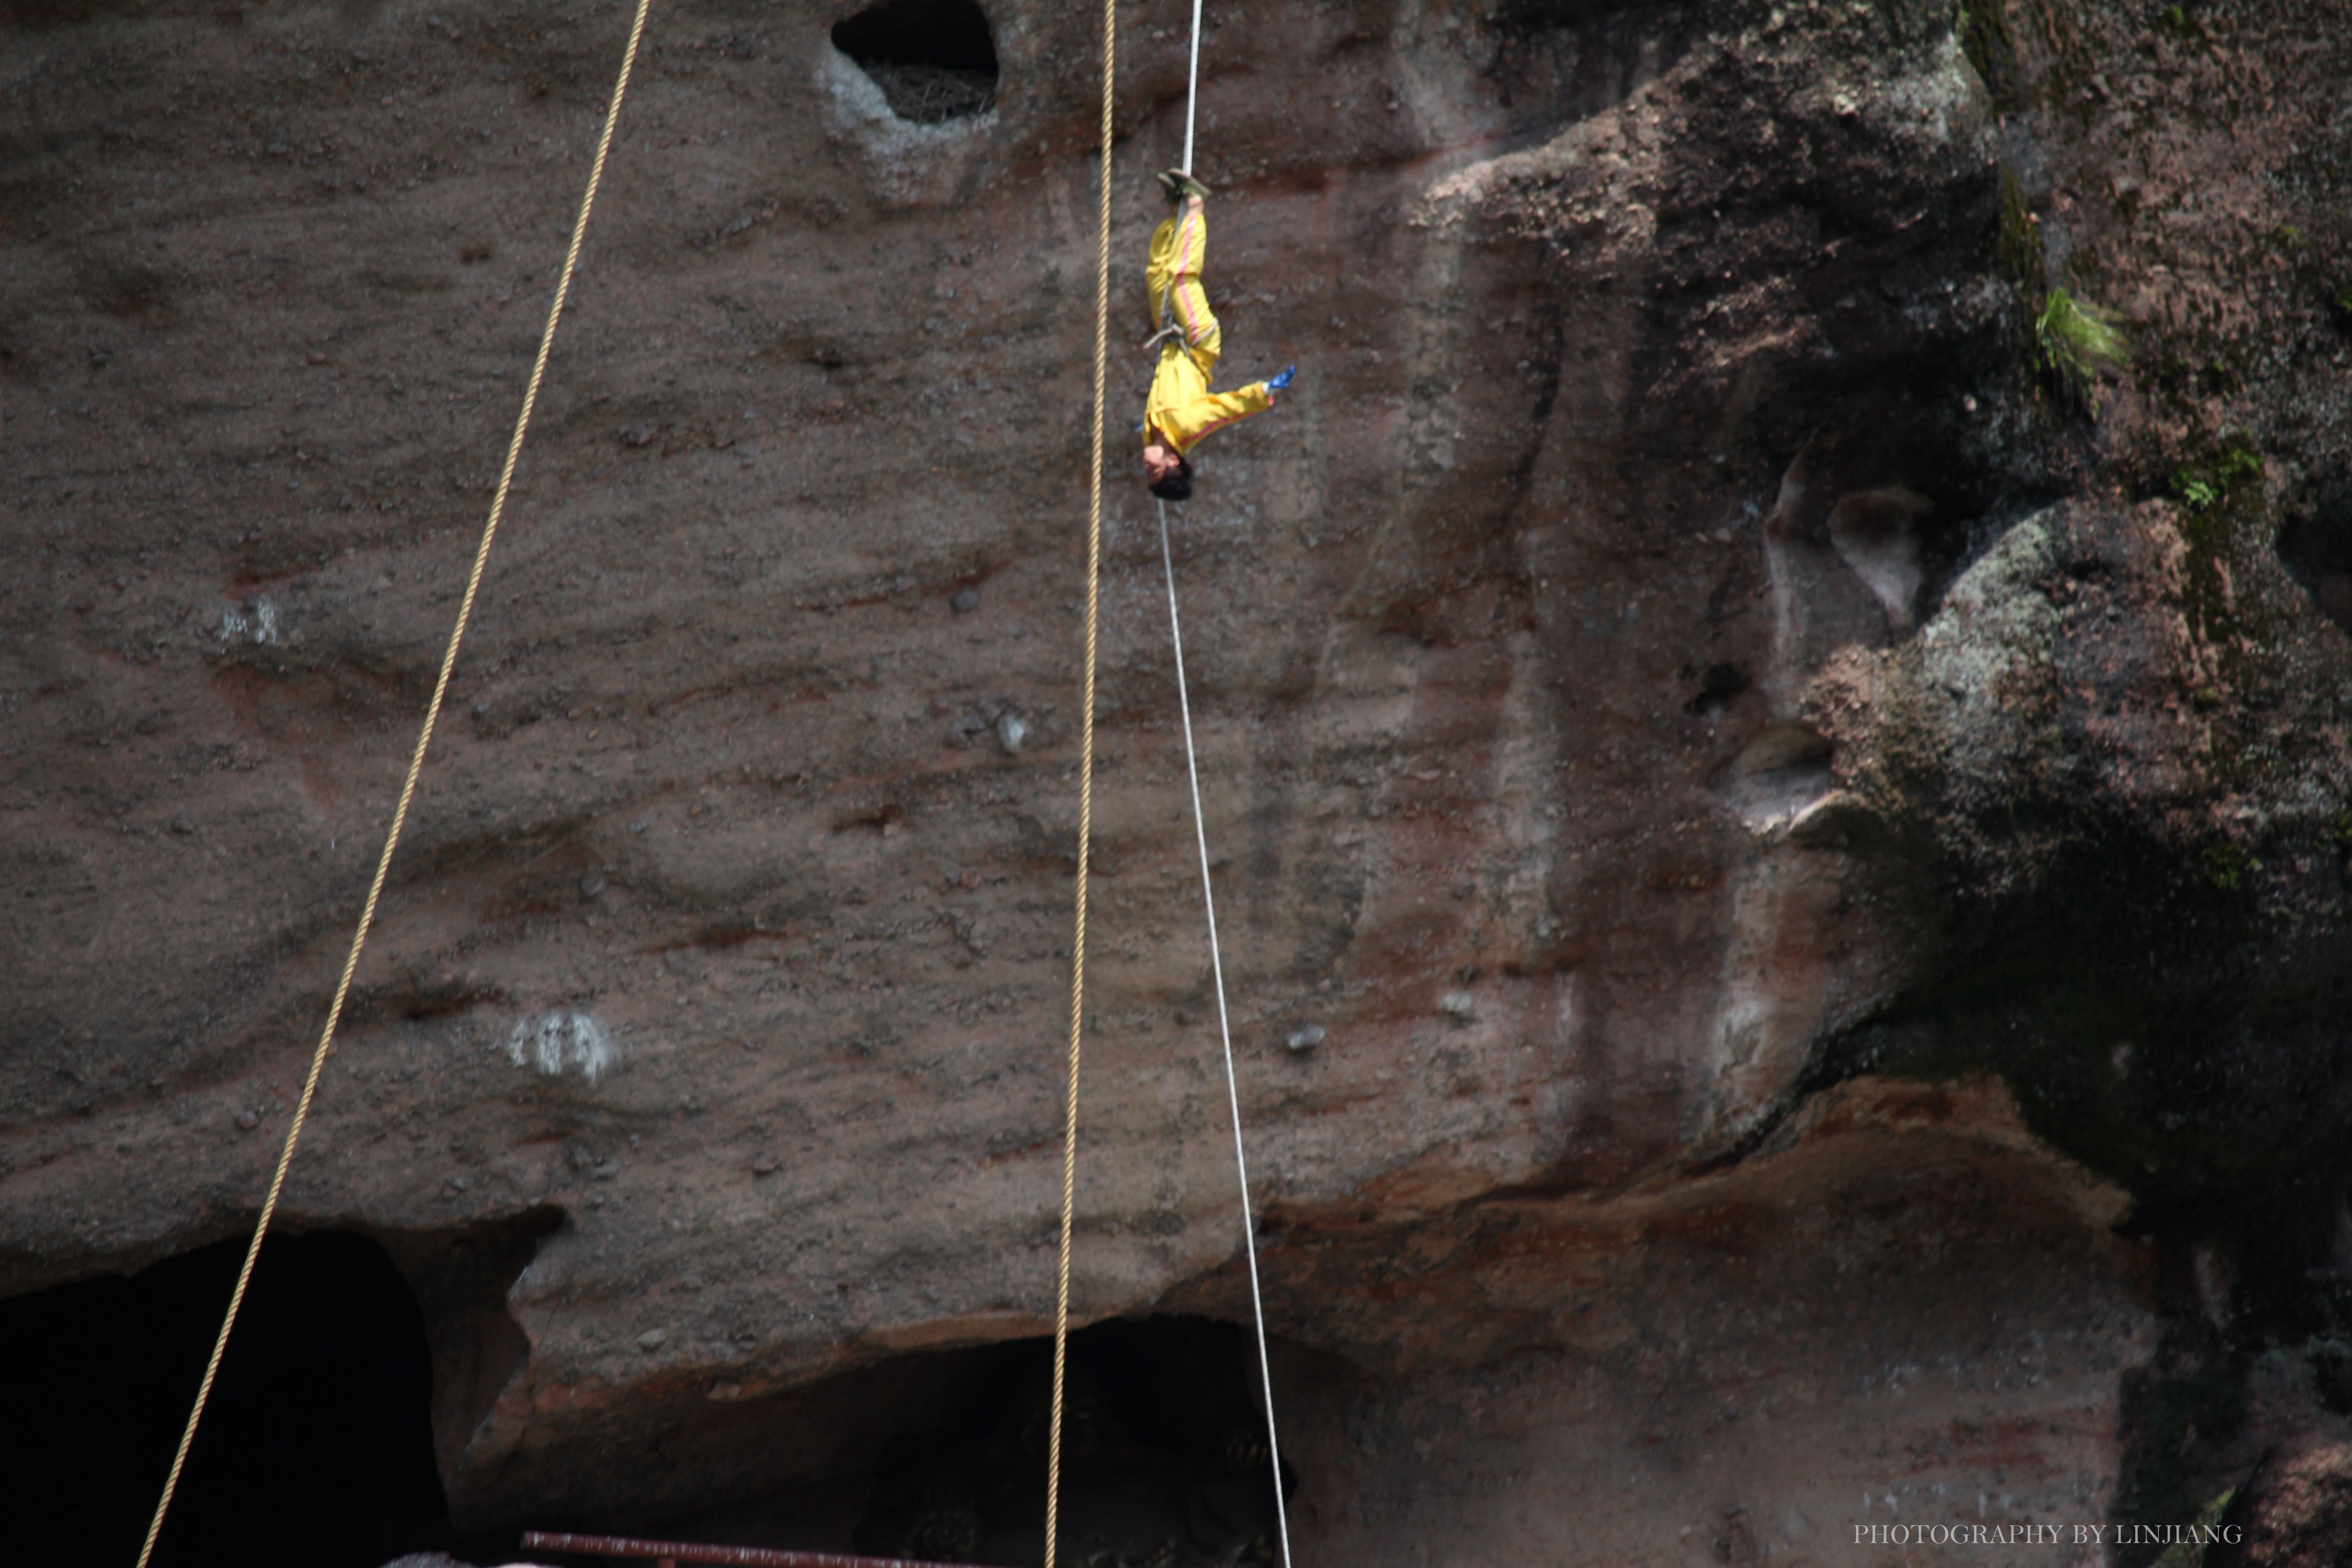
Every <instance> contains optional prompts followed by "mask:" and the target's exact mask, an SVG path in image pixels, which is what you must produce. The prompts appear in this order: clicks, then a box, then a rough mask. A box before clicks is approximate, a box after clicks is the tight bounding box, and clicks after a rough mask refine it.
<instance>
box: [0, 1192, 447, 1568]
mask: <svg viewBox="0 0 2352 1568" xmlns="http://www.w3.org/2000/svg"><path fill="white" fill-rule="evenodd" d="M245 1246H246V1244H245V1243H244V1242H243V1241H242V1240H237V1241H226V1242H222V1243H220V1244H218V1245H217V1246H213V1247H204V1248H201V1249H199V1250H197V1251H194V1252H190V1253H185V1254H183V1255H182V1256H180V1257H177V1258H168V1259H166V1260H164V1261H163V1262H161V1263H157V1264H155V1265H153V1266H152V1267H151V1268H145V1269H142V1271H141V1272H139V1273H137V1274H134V1275H131V1276H128V1277H114V1278H109V1279H87V1280H82V1281H80V1282H79V1283H75V1284H70V1285H60V1286H57V1287H54V1288H52V1289H47V1290H39V1291H35V1292H33V1293H32V1294H29V1295H26V1296H20V1297H16V1298H14V1299H12V1300H5V1301H0V1344H5V1346H6V1347H7V1352H6V1353H5V1355H0V1413H5V1417H0V1474H5V1476H6V1477H7V1478H8V1486H9V1489H10V1496H11V1497H12V1498H13V1500H14V1501H13V1503H12V1505H11V1506H10V1508H9V1510H8V1513H9V1518H8V1521H7V1529H8V1555H9V1557H10V1559H11V1560H12V1561H21V1562H26V1563H131V1562H133V1561H135V1560H136V1559H137V1557H138V1554H139V1545H140V1542H141V1541H142V1540H143V1539H144V1537H145V1534H146V1530H147V1521H148V1519H149V1516H150V1515H151V1514H152V1511H153V1510H154V1506H155V1500H156V1498H157V1496H158V1495H159V1493H160V1492H161V1490H162V1488H163V1478H164V1474H165V1472H166V1471H167V1470H168V1469H169V1468H170V1466H171V1461H172V1454H173V1449H174V1448H175V1447H177V1446H178V1443H179V1437H180V1429H181V1426H182V1425H183V1424H184V1422H185V1421H186V1419H187V1414H188V1406H189V1404H190V1402H191V1401H192V1400H193V1399H194V1396H195V1390H196V1384H197V1382H198V1380H199V1379H200V1378H201V1377H202V1376H203V1374H204V1366H205V1358H206V1357H207V1356H208V1355H209V1354H210V1353H211V1352H212V1344H213V1338H214V1336H215V1334H216V1333H217V1332H218V1331H219V1328H220V1319H221V1313H222V1310H224V1308H225V1307H226V1305H227V1301H228V1295H229V1290H230V1288H231V1287H232V1286H233V1285H234V1284H235V1282H236V1271H237V1268H238V1266H239V1265H240V1264H241V1263H242V1262H243V1261H244V1253H245ZM432 1381H433V1375H432V1366H431V1363H430V1361H429V1359H428V1356H427V1352H426V1348H425V1319H424V1314H423V1313H422V1312H421V1311H420V1310H419V1309H418V1306H417V1301H416V1298H415V1296H414V1295H413V1294H412V1293H411V1292H410V1289H409V1288H408V1286H407V1284H406V1283H405V1282H404V1279H403V1278H402V1276H401V1274H400V1271H399V1270H398V1269H397V1268H394V1266H393V1262H392V1259H391V1258H389V1257H388V1256H387V1255H386V1254H385V1252H384V1250H383V1247H380V1246H378V1245H377V1244H376V1243H375V1242H373V1241H372V1240H370V1239H368V1238H367V1237H361V1236H354V1235H349V1234H345V1233H341V1232H332V1231H321V1232H316V1233H313V1234H310V1235H307V1236H285V1237H279V1236H272V1237H271V1238H270V1239H269V1241H268V1244H267V1245H266V1246H265V1247H263V1249H262V1255H261V1259H260V1262H259V1263H258V1265H257V1267H256V1268H255V1271H254V1279H253V1284H252V1287H251V1289H249V1291H248V1292H247V1296H246V1303H245V1310H244V1312H243V1315H242V1316H241V1317H240V1318H239V1320H238V1322H237V1329H236V1336H235V1337H234V1338H233V1339H232V1340H231V1341H230V1342H229V1349H228V1354H227V1356H226V1359H225V1360H224V1362H223V1363H222V1367H221V1373H220V1377H219V1379H218V1381H217V1382H216V1383H215V1386H214V1389H213V1396H212V1403H211V1405H210V1406H209V1407H208V1408H207V1410H206V1412H205V1421H204V1425H203V1426H201V1427H200V1428H199V1429H198V1431H197V1435H196V1442H195V1447H194V1449H193V1451H192V1452H191V1453H190V1455H189V1458H188V1465H187V1469H186V1471H185V1472H184V1475H183V1476H182V1478H181V1482H180V1489H179V1493H178V1496H177V1499H176V1500H175V1501H174V1502H173V1507H172V1512H171V1516H170V1518H169V1519H168V1520H167V1521H165V1523H164V1527H163V1539H162V1541H161V1542H159V1543H158V1546H157V1551H156V1555H155V1562H156V1563H157V1564H158V1565H159V1568H232V1565H234V1568H377V1565H378V1564H380V1563H384V1562H386V1561H387V1560H389V1559H391V1558H394V1557H397V1556H399V1555H401V1554H402V1553H404V1552H415V1551H421V1550H426V1549H432V1548H451V1547H458V1546H462V1545H463V1544H465V1543H463V1542H460V1541H458V1539H457V1537H456V1536H455V1535H454V1534H453V1533H452V1531H450V1529H449V1525H448V1510H447V1508H446V1504H445V1502H444V1500H443V1497H442V1489H441V1481H440V1478H439V1475H438V1474H437V1473H436V1470H435V1468H434V1465H433V1441H432V1433H431V1429H430V1425H429V1415H428V1405H429V1403H430V1400H431V1396H432Z"/></svg>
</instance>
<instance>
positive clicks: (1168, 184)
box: [1160, 169, 1209, 206]
mask: <svg viewBox="0 0 2352 1568" xmlns="http://www.w3.org/2000/svg"><path fill="white" fill-rule="evenodd" d="M1160 194H1161V195H1165V196H1166V197H1167V198H1168V201H1169V204H1170V205H1171V206H1172V205H1175V204H1176V203H1178V202H1181V201H1182V200H1183V199H1184V198H1185V197H1186V196H1199V197H1200V198H1202V200H1203V201H1205V200H1207V199H1208V195H1209V187H1208V186H1206V185H1204V184H1202V183H1201V182H1200V181H1198V180H1196V179H1194V178H1193V177H1192V175H1190V174H1186V173H1185V172H1184V171H1183V170H1181V169H1162V170H1160Z"/></svg>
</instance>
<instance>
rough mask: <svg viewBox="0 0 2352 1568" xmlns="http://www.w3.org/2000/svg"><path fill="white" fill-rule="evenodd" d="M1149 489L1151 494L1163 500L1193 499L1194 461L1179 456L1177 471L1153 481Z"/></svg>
mask: <svg viewBox="0 0 2352 1568" xmlns="http://www.w3.org/2000/svg"><path fill="white" fill-rule="evenodd" d="M1149 488H1150V491H1151V493H1152V494H1153V495H1156V496H1158V497H1159V498H1160V500H1192V460H1191V459H1190V458H1184V457H1181V456H1179V457H1178V458H1177V459H1176V471H1175V472H1174V473H1172V474H1169V475H1166V476H1164V477H1162V478H1160V479H1155V480H1153V481H1152V482H1151V484H1150V487H1149Z"/></svg>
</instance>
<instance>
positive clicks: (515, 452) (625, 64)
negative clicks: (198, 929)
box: [139, 0, 653, 1568]
mask: <svg viewBox="0 0 2352 1568" xmlns="http://www.w3.org/2000/svg"><path fill="white" fill-rule="evenodd" d="M652 3H653V0H637V6H636V16H635V19H634V20H633V21H632V22H631V23H630V24H629V46H628V48H627V50H626V52H625V53H624V54H623V55H622V57H621V73H620V77H619V79H618V80H616V81H615V82H614V85H613V100H612V102H611V104H609V105H608V106H607V107H606V109H605V111H604V131H603V132H602V133H601V134H600V135H598V137H597V138H596V158H595V162H594V163H593V164H591V165H590V167H589V171H588V188H587V190H586V192H585V193H583V195H582V196H581V198H580V216H579V218H578V219H577V221H575V222H574V223H573V224H572V244H571V247H570V248H569V249H567V250H566V251H565V252H564V256H563V271H562V275H561V276H560V277H559V278H558V279H556V284H555V298H554V300H552V301H551V303H550V304H549V306H548V308H547V325H546V328H545V329H544V330H543V331H541V333H540V338H539V357H538V358H537V359H535V360H534V361H532V362H531V367H530V384H529V385H528V386H526V387H525V388H524V390H523V395H522V409H521V412H520V413H519V414H518V415H517V416H516V417H515V427H514V436H513V438H512V439H510V440H509V442H508V443H507V458H506V463H505V466H504V467H503V468H500V469H499V488H498V493H497V494H496V495H494V496H493V497H492V498H491V500H490V514H489V518H488V521H486V522H484V524H483V525H482V541H481V543H480V544H479V545H478V547H477V548H476V549H475V552H474V565H473V570H472V571H471V572H470V573H469V574H467V578H466V596H465V598H464V599H463V600H462V601H461V602H460V603H459V604H458V606H457V625H456V626H453V627H451V628H450V632H449V643H448V647H446V649H445V650H444V651H443V653H442V655H441V673H440V675H439V676H438V677H437V678H436V679H435V681H434V683H433V700H432V701H431V702H430V703H429V704H428V705H427V706H426V708H425V724H424V727H423V728H422V729H420V730H419V731H417V734H416V748H415V751H414V752H411V753H410V755H409V759H408V773H407V776H406V777H405V778H404V779H403V780H402V781H401V784H400V804H399V805H397V806H396V807H394V810H393V814H392V827H391V829H390V831H388V832H387V833H386V834H385V835H384V839H383V854H382V855H380V856H378V857H377V858H376V863H375V878H374V879H373V881H371V882H370V883H369V884H368V895H367V902H366V904H365V905H364V906H362V909H361V910H360V921H359V925H358V927H357V929H355V930H354V931H352V945H351V951H350V952H348V953H346V954H345V955H344V958H343V973H342V976H341V979H339V980H337V981H336V983H335V999H334V1002H333V1004H332V1005H331V1006H329V1008H328V1009H327V1024H326V1027H325V1028H324V1029H322V1030H320V1034H319V1044H318V1047H317V1048H316V1049H315V1050H313V1051H312V1052H311V1054H310V1075H309V1076H308V1077H307V1078H305V1079H303V1080H302V1095H301V1098H300V1099H299V1100H297V1101H296V1102H295V1106H294V1118H293V1121H291V1122H290V1123H289V1124H288V1126H287V1129H286V1142H285V1145H284V1147H282V1148H281V1149H279V1150H278V1168H277V1169H276V1170H275V1171H274V1172H272V1173H271V1174H270V1177H269V1192H268V1196H266V1197H265V1198H263V1199H262V1203H261V1215H260V1217H259V1218H258V1219H257V1220H256V1221H255V1222H254V1226H253V1240H252V1241H251V1242H250V1243H249V1244H248V1245H247V1247H246V1249H245V1262H244V1264H243V1266H242V1267H240V1268H238V1269H237V1273H236V1289H233V1290H231V1291H230V1292H229V1298H228V1310H227V1312H226V1314H224V1315H223V1317H222V1319H221V1326H220V1333H219V1335H218V1336H217V1337H216V1338H215V1340H214V1341H213V1351H212V1356H211V1358H210V1359H209V1360H207V1361H206V1362H205V1375H204V1381H203V1382H201V1383H199V1384H197V1385H196V1400H195V1404H194V1405H193V1406H192V1407H191V1408H190V1409H189V1411H188V1424H187V1426H185V1427H184V1428H183V1429H182V1431H181V1433H180V1447H179V1449H178V1451H177V1452H176V1453H174V1454H173V1456H172V1468H171V1473H170V1474H169V1475H167V1476H166V1477H165V1478H164V1479H163V1496H162V1497H161V1498H159V1499H158V1500H156V1503H155V1516H154V1518H153V1519H152V1520H151V1521H149V1522H148V1525H147V1539H146V1542H145V1543H144V1544H142V1546H141V1547H140V1548H139V1568H148V1563H149V1562H150V1560H152V1558H153V1556H154V1554H155V1542H157V1540H158V1539H160V1538H161V1537H162V1535H163V1519H164V1516H165V1515H166V1514H168V1513H169V1512H170V1511H171V1509H172V1499H173V1496H174V1495H176V1494H177V1492H178V1491H179V1489H180V1476H181V1472H182V1471H184V1469H185V1468H187V1463H188V1451H189V1450H190V1449H191V1448H192V1447H194V1445H195V1441H196V1427H197V1426H198V1424H199V1423H201V1422H202V1421H203V1420H204V1415H205V1405H206V1404H207V1403H208V1402H209V1401H210V1400H211V1398H212V1393H213V1384H214V1383H215V1381H216V1380H217V1379H218V1378H219V1376H220V1367H221V1358H222V1357H223V1356H224V1355H225V1354H226V1352H227V1351H228V1338H229V1334H230V1332H231V1331H233V1330H234V1329H235V1328H236V1318H237V1313H238V1312H239V1311H240V1310H243V1308H244V1306H245V1294H246V1290H247V1288H248V1287H249V1286H250V1285H251V1284H252V1283H253V1268H254V1265H255V1264H256V1263H257V1261H259V1259H260V1257H261V1243H262V1239H263V1238H264V1237H267V1236H268V1234H269V1223H270V1221H271V1220H272V1219H274V1218H275V1217H276V1216H277V1214H278V1197H279V1195H280V1194H282V1193H283V1192H284V1191H285V1188H286V1173H287V1172H288V1170H289V1169H290V1168H291V1167H292V1165H293V1163H294V1148H295V1145H296V1144H298V1143H299V1142H301V1139H302V1124H303V1123H304V1122H305V1121H308V1120H310V1102H311V1101H312V1100H314V1099H315V1098H316V1097H317V1095H318V1092H319V1077H320V1074H321V1073H322V1072H324V1071H325V1070H326V1066H327V1058H328V1056H329V1055H330V1054H331V1052H332V1051H333V1049H334V1044H335V1027H336V1026H337V1025H338V1024H340V1023H341V1021H342V1016H343V1004H344V1002H345V1001H346V999H348V998H349V996H350V995H351V989H352V975H353V974H354V973H357V972H358V969H359V964H360V950H361V949H362V947H363V946H364V945H365V944H366V942H367V935H368V928H369V927H370V926H371V925H373V923H374V921H375V910H376V904H377V902H378V900H381V899H382V898H383V884H384V879H385V878H386V877H387V876H388V875H389V874H390V873H391V870H392V857H393V852H394V850H395V849H397V848H398V847H399V846H400V836H401V832H402V830H403V829H404V828H405V827H406V826H407V825H408V808H409V805H410V803H411V802H412V801H414V800H415V795H416V780H417V776H418V774H419V773H422V772H423V771H424V768H425V752H426V750H427V749H428V748H429V747H431V745H432V744H433V728H434V726H435V724H436V723H437V722H439V721H440V718H441V703H442V700H443V699H444V698H445V697H446V696H447V695H448V691H449V677H450V673H451V672H452V671H453V670H455V669H456V668H457V647H458V644H459V643H461V642H463V641H464V640H465V636H466V626H467V622H468V621H470V620H471V619H472V618H473V614H474V600H475V598H476V597H477V595H478V594H479V593H480V591H481V586H482V573H483V570H484V569H485V568H486V567H487V566H488V564H489V559H490V543H491V542H492V541H493V540H495V539H496V538H497V537H498V531H499V518H500V517H502V516H503V515H504V514H505V511H506V505H507V496H508V494H509V491H510V490H511V489H512V488H513V485H514V474H515V464H516V462H517V461H518V460H519V459H520V458H521V456H522V442H523V436H524V434H525V433H526V432H527V431H529V430H530V416H531V410H532V408H533V407H534V406H535V405H537V403H538V401H539V387H540V383H541V380H543V379H544V378H545V376H546V374H547V356H548V353H549V351H550V350H551V349H552V348H553V347H554V344H555V326H556V323H557V321H560V320H561V319H562V315H563V303H564V300H565V298H566V297H567V296H568V295H569V294H570V293H571V291H572V274H573V273H574V272H575V271H576V270H577V269H578V268H579V265H580V247H581V243H582V241H583V239H585V238H586V237H587V234H588V215H589V213H590V212H591V211H592V210H593V208H594V206H595V205H596V187H597V186H598V185H599V184H602V183H603V181H604V160H605V157H606V155H607V154H608V153H610V152H611V151H612V146H613V128H614V125H616V124H617V123H619V121H620V118H621V100H622V99H623V97H624V96H625V95H626V94H627V92H628V90H629V75H630V73H631V72H632V71H633V70H634V69H635V68H636V63H637V44H638V41H639V39H641V38H642V37H644V36H645V29H646V12H647V11H648V10H649V9H650V8H651V6H652Z"/></svg>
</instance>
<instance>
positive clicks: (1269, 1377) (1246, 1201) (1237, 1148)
mask: <svg viewBox="0 0 2352 1568" xmlns="http://www.w3.org/2000/svg"><path fill="white" fill-rule="evenodd" d="M1160 566H1161V567H1162V568H1163V569H1164V570H1165V571H1166V573H1167V576H1168V640H1169V643H1170V645H1171V647H1174V649H1175V650H1176V710H1177V711H1178V712H1179V713H1181V715H1183V719H1184V776H1185V778H1186V779H1187V780H1188V781H1189V782H1190V783H1191V784H1192V837H1193V841H1194V843H1195V844H1196V845H1197V846H1198V847H1199V848H1200V851H1201V907H1202V909H1203V910H1206V911H1207V914H1208V919H1209V973H1211V974H1212V975H1213V976H1214V977H1215V979H1216V983H1217V1038H1218V1040H1219V1041H1220V1042H1221V1043H1222V1044H1223V1046H1224V1048H1225V1103H1226V1104H1227V1105H1229V1106H1230V1107H1232V1108H1233V1113H1234V1176H1235V1178H1236V1179H1237V1180H1238V1181H1239V1183H1240V1184H1241V1190H1242V1258H1243V1259H1244V1261H1245V1262H1247V1263H1248V1265H1249V1288H1250V1319H1251V1321H1252V1322H1253V1323H1255V1325H1256V1329H1257V1375H1258V1386H1259V1388H1261V1389H1262V1390H1264V1391H1265V1452H1266V1458H1267V1460H1268V1462H1269V1463H1271V1464H1272V1465H1273V1467H1274V1520H1275V1524H1276V1528H1277V1529H1278V1530H1279V1531H1280V1532H1281V1539H1282V1564H1281V1568H1290V1509H1289V1507H1288V1505H1287V1504H1286V1503H1285V1502H1284V1501H1283V1498H1282V1442H1281V1439H1280V1438H1278V1437H1277V1436H1276V1435H1275V1429H1274V1370H1273V1368H1272V1366H1271V1365H1270V1364H1269V1363H1268V1362H1267V1359H1266V1353H1265V1297H1264V1296H1263V1295H1262V1294H1261V1293H1260V1291H1259V1289H1258V1281H1257V1221H1256V1219H1255V1218H1254V1217H1253V1216H1252V1215H1251V1213H1250V1194H1249V1156H1248V1155H1247V1154H1246V1153H1244V1152H1243V1150H1242V1091H1241V1086H1240V1084H1239V1082H1238V1080H1236V1079H1235V1078H1234V1029H1233V1024H1232V1022H1231V1020H1230V1019H1229V1018H1228V1017H1227V1016H1226V1013H1225V961H1224V957H1223V953H1222V952H1220V951H1219V949H1218V944H1217V895H1216V893H1215V891H1214V890H1213V889H1211V887H1210V886H1209V829H1208V826H1207V822H1206V819H1205V818H1204V817H1203V816H1202V813H1201V765H1200V763H1198V762H1197V761H1195V760H1194V757H1193V752H1192V696H1191V694H1190V693H1189V692H1188V691H1187V690H1186V689H1185V682H1184V631H1183V628H1182V626H1180V625H1179V624H1178V622H1177V619H1176V563H1175V558H1174V557H1173V556H1172V555H1171V553H1170V552H1169V549H1168V503H1167V502H1165V501H1162V502H1160Z"/></svg>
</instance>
